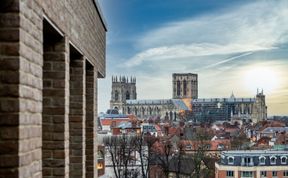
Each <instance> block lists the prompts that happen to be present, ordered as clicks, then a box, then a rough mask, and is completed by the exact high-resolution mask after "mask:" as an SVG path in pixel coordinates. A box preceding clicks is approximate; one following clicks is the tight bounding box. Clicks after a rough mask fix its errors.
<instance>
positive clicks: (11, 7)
mask: <svg viewBox="0 0 288 178" xmlns="http://www.w3.org/2000/svg"><path fill="white" fill-rule="evenodd" d="M106 30H107V29H106V25H105V23H104V20H103V18H102V16H101V12H100V9H99V7H98V5H97V2H95V1H94V0H81V1H75V0H1V3H0V177H1V178H8V177H9V178H16V177H21V178H28V177H35V178H36V177H77V178H78V177H97V171H96V169H95V168H96V159H97V156H96V154H97V145H96V144H97V143H96V123H97V122H96V113H97V110H96V108H97V107H96V106H97V98H96V96H97V78H103V77H105V46H106Z"/></svg>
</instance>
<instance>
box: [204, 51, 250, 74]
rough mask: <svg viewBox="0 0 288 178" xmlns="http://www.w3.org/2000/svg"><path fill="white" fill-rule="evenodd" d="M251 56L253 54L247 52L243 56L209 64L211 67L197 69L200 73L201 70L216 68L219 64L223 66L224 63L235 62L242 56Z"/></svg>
mask: <svg viewBox="0 0 288 178" xmlns="http://www.w3.org/2000/svg"><path fill="white" fill-rule="evenodd" d="M251 54H253V52H247V53H244V54H240V55H237V56H233V57H230V58H227V59H225V60H223V61H220V62H217V63H215V64H211V65H208V66H205V67H203V68H201V69H199V70H198V71H201V70H203V69H209V68H212V67H215V66H218V65H220V64H224V63H227V62H230V61H233V60H235V59H238V58H241V57H244V56H249V55H251Z"/></svg>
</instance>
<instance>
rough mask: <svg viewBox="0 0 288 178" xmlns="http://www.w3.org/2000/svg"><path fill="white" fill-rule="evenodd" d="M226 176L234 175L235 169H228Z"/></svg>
mask: <svg viewBox="0 0 288 178" xmlns="http://www.w3.org/2000/svg"><path fill="white" fill-rule="evenodd" d="M226 177H234V171H227V172H226Z"/></svg>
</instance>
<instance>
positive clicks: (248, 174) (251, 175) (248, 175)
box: [241, 171, 253, 177]
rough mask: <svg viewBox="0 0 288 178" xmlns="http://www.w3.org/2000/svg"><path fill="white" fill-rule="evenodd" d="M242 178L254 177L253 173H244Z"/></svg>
mask: <svg viewBox="0 0 288 178" xmlns="http://www.w3.org/2000/svg"><path fill="white" fill-rule="evenodd" d="M241 177H253V172H252V171H243V172H241Z"/></svg>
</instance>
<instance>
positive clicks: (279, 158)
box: [215, 150, 288, 178]
mask: <svg viewBox="0 0 288 178" xmlns="http://www.w3.org/2000/svg"><path fill="white" fill-rule="evenodd" d="M225 177H227V178H240V177H241V178H242V177H245V178H287V177H288V152H287V151H273V150H235V151H224V152H222V153H221V160H220V161H219V162H218V163H215V178H225Z"/></svg>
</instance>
